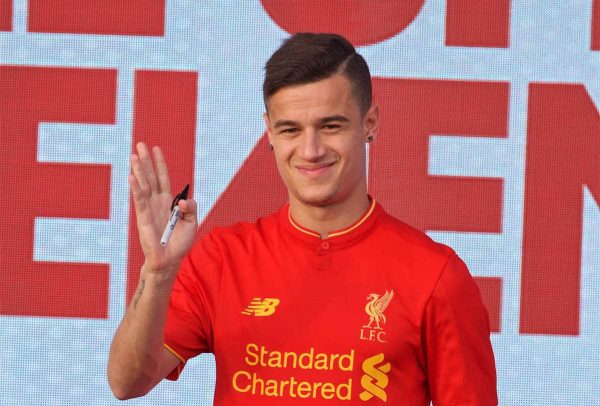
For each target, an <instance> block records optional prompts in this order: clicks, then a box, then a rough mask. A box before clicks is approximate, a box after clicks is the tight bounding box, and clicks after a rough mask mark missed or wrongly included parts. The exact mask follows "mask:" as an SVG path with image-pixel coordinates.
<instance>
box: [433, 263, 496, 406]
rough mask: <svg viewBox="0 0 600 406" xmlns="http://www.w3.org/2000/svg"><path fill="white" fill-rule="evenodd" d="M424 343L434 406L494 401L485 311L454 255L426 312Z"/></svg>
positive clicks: (493, 372) (483, 405)
mask: <svg viewBox="0 0 600 406" xmlns="http://www.w3.org/2000/svg"><path fill="white" fill-rule="evenodd" d="M423 325H424V330H425V331H424V334H423V339H424V341H425V342H424V346H425V355H426V357H427V361H426V365H427V375H428V382H429V390H430V395H431V399H432V401H433V404H434V405H435V406H445V405H477V406H488V405H497V404H498V398H497V389H496V367H495V362H494V353H493V350H492V345H491V342H490V327H489V318H488V314H487V310H486V308H485V306H484V304H483V301H482V299H481V294H480V292H479V289H478V288H477V285H476V284H475V281H474V280H473V278H472V277H471V275H470V273H469V271H468V269H467V267H466V265H465V264H464V262H463V261H461V260H460V258H458V256H456V255H452V257H450V259H449V260H448V262H447V263H446V266H445V268H444V270H443V272H442V274H441V276H440V279H439V280H438V283H437V284H436V287H435V289H434V290H433V293H432V295H431V297H430V299H429V302H428V304H427V307H426V310H425V315H424V324H423Z"/></svg>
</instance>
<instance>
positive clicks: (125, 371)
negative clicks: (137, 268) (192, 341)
mask: <svg viewBox="0 0 600 406" xmlns="http://www.w3.org/2000/svg"><path fill="white" fill-rule="evenodd" d="M172 275H174V272H162V273H160V274H159V273H156V272H150V271H149V270H148V269H146V268H145V267H143V268H142V271H141V273H140V281H139V283H138V287H137V290H136V292H135V294H134V296H133V299H132V301H131V303H130V304H129V306H128V308H127V311H126V313H125V316H124V317H123V320H122V321H121V324H120V325H119V327H118V329H117V331H116V333H115V336H114V338H113V342H112V345H111V348H110V355H109V361H108V381H109V384H110V387H111V389H112V390H113V392H114V394H115V396H117V397H118V398H129V397H136V396H142V395H144V394H146V393H147V392H148V391H149V390H150V389H152V388H153V387H154V386H155V385H156V384H157V383H158V382H160V380H161V379H162V378H163V377H162V376H158V374H159V372H160V371H161V360H162V359H163V357H162V355H163V351H164V350H163V342H164V331H165V323H166V317H167V310H168V305H169V297H170V293H171V288H172V286H173V282H174V276H172Z"/></svg>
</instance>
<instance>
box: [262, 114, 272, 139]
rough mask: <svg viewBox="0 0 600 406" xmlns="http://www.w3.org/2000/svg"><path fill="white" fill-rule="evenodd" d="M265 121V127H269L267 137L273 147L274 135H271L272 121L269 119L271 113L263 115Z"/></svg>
mask: <svg viewBox="0 0 600 406" xmlns="http://www.w3.org/2000/svg"><path fill="white" fill-rule="evenodd" d="M263 120H265V126H266V127H267V137H268V138H269V144H271V145H273V134H272V133H271V120H270V119H269V113H267V112H264V113H263Z"/></svg>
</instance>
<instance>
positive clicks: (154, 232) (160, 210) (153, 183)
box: [128, 142, 198, 273]
mask: <svg viewBox="0 0 600 406" xmlns="http://www.w3.org/2000/svg"><path fill="white" fill-rule="evenodd" d="M136 149H137V154H132V155H131V169H132V174H131V175H129V178H128V182H129V186H130V188H131V194H132V196H133V204H134V208H135V214H136V221H137V227H138V232H139V236H140V242H141V244H142V250H143V252H144V256H145V263H144V266H145V267H147V268H148V271H151V272H172V273H176V272H177V269H178V268H179V264H180V262H181V260H182V258H183V257H184V256H185V254H186V253H187V252H188V251H189V250H190V248H191V247H192V244H193V242H194V238H195V234H196V229H197V227H198V219H197V215H196V202H195V201H194V200H192V199H187V200H181V201H179V208H180V210H181V218H180V219H179V221H178V222H177V225H176V226H175V229H174V230H173V235H172V236H171V239H170V241H169V243H168V244H167V245H166V246H162V245H161V244H160V238H161V235H162V233H163V231H164V229H165V226H166V224H167V222H168V220H169V216H170V214H171V203H172V201H173V196H172V194H171V186H170V181H169V172H168V170H167V164H166V162H165V158H164V155H163V153H162V151H161V149H160V148H159V147H154V148H153V149H152V155H154V162H153V161H152V156H151V154H150V151H149V150H148V147H147V146H146V144H144V143H142V142H140V143H138V144H137V145H136Z"/></svg>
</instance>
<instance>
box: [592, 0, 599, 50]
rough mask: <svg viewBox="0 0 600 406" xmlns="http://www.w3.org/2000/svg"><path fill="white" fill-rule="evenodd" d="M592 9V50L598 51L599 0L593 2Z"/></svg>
mask: <svg viewBox="0 0 600 406" xmlns="http://www.w3.org/2000/svg"><path fill="white" fill-rule="evenodd" d="M592 7H593V11H592V50H593V51H600V0H594V5H593V6H592Z"/></svg>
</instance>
